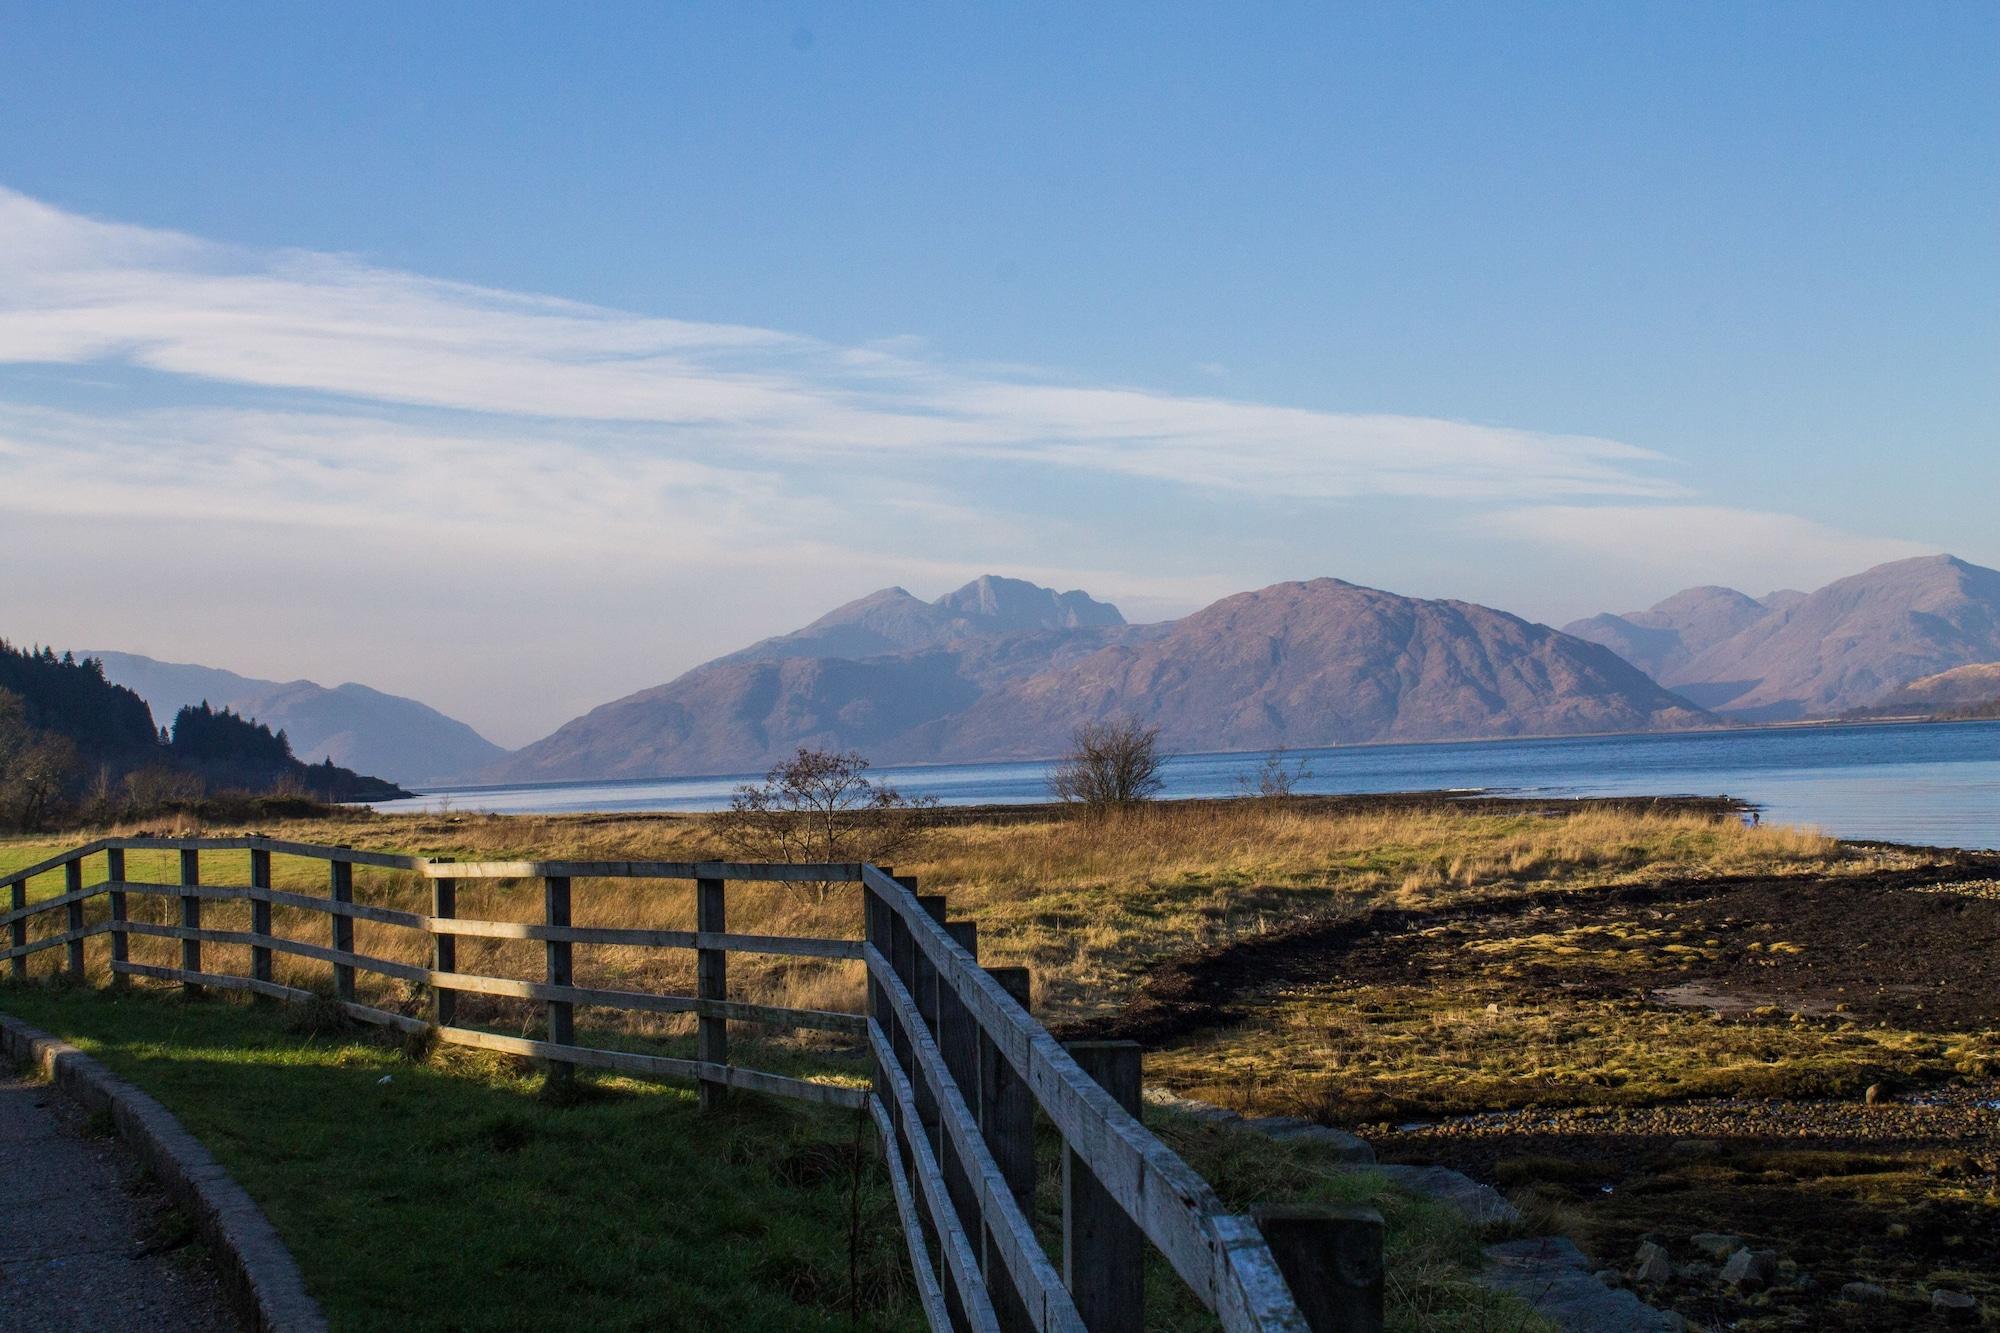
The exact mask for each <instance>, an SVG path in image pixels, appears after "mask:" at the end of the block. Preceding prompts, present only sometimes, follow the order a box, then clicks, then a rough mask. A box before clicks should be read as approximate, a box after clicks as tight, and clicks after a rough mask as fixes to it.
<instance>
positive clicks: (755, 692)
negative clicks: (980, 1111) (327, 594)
mask: <svg viewBox="0 0 2000 1333" xmlns="http://www.w3.org/2000/svg"><path fill="white" fill-rule="evenodd" d="M857 648H858V649H860V650H862V651H863V652H865V653H867V655H863V656H845V655H843V654H845V653H848V652H852V651H855V650H856V649H857ZM879 649H887V650H888V651H872V652H871V651H869V650H879ZM1122 715H1130V716H1135V717H1139V718H1142V719H1144V720H1146V721H1149V722H1157V723H1158V724H1159V725H1160V726H1161V728H1162V731H1163V736H1164V739H1165V742H1166V743H1167V744H1168V745H1169V746H1171V747H1173V748H1175V749H1181V750H1200V749H1235V748H1245V749H1247V748H1258V747H1267V746H1275V745H1278V744H1281V743H1282V744H1289V745H1298V746H1307V745H1327V744H1336V743H1344V742H1352V741H1363V740H1426V739H1439V738H1445V737H1464V736H1511V735H1530V734H1534V735H1540V734H1561V733H1573V732H1583V731H1632V730H1651V729H1661V728H1672V727H1687V726H1699V725H1703V724H1704V723H1711V722H1712V721H1713V719H1710V718H1708V717H1707V716H1706V715H1704V714H1703V713H1701V711H1700V710H1698V709H1696V708H1694V707H1692V706H1690V705H1689V704H1688V703H1687V702H1686V701H1684V700H1682V699H1679V698H1676V697H1675V696H1673V695H1671V694H1669V693H1668V692H1667V691H1665V690H1663V689H1661V688H1660V686H1659V685H1657V684H1656V683H1655V682H1653V681H1652V680H1650V679H1648V678H1647V677H1646V676H1645V674H1644V673H1643V672H1640V671H1638V670H1637V669H1635V668H1634V667H1632V666H1631V665H1630V664H1628V663H1627V662H1625V661H1623V660H1622V659H1620V658H1619V657H1618V656H1617V655H1616V654H1614V653H1612V652H1610V651H1608V650H1606V649H1604V648H1602V647H1600V646H1599V645H1596V644H1591V643H1587V642H1585V641H1583V640H1580V639H1576V638H1573V637H1570V636H1568V635H1564V634H1560V633H1558V632H1557V631H1555V630H1552V629H1549V628H1548V627H1547V626H1542V625H1532V624H1530V623H1528V622H1527V621H1524V620H1521V619H1519V618H1518V617H1515V616H1510V615H1507V614H1506V613H1504V612H1499V611H1493V610H1490V609H1488V608H1485V607H1479V606H1474V605H1471V604H1470V603H1465V602H1447V601H1421V600H1418V599H1415V598H1407V597H1399V596H1397V595H1395V594H1393V593H1387V592H1381V591H1377V590H1374V589H1369V588H1360V587H1357V586H1355V585H1353V584H1349V583H1343V582H1341V581H1339V580H1337V579H1316V580H1313V581H1311V582H1307V583H1286V584H1278V585H1275V586H1273V587H1270V588H1266V589H1262V590H1260V591H1258V592H1253V593H1243V594H1239V595H1238V596H1235V597H1229V598H1225V599H1223V600H1222V601H1220V602H1217V603H1215V604H1214V605H1213V606H1210V607H1208V608H1206V609H1204V610H1202V611H1198V612H1196V613H1195V614H1193V615H1191V616H1189V617H1187V618H1185V619H1183V620H1180V621H1176V622H1173V623H1171V624H1167V625H1155V626H1132V625H1127V624H1125V623H1124V619H1123V617H1122V616H1120V615H1119V614H1118V612H1117V611H1116V609H1115V608H1113V607H1110V606H1108V605H1106V604H1104V603H1101V602H1097V601H1094V600H1092V599H1090V598H1089V597H1087V596H1085V595H1084V594H1081V593H1063V594H1058V593H1055V592H1053V591H1051V590H1049V589H1046V588H1037V587H1035V586H1034V585H1032V584H1027V583H1023V582H1021V581H1019V580H1015V579H1003V578H996V577H991V576H989V577H986V578H982V579H979V580H976V581H975V582H973V583H971V584H968V585H967V586H966V587H964V588H961V589H959V590H958V591H957V592H954V593H951V594H948V595H947V596H945V597H942V598H939V599H938V600H937V601H936V602H930V603H926V602H922V601H920V600H919V599H917V598H914V597H911V596H910V595H909V594H908V593H906V592H903V591H902V590H901V589H886V590H884V591H882V592H879V593H875V594H872V595H870V596H868V597H864V598H861V599H860V600H858V601H855V602H851V603H849V604H848V605H846V606H844V607H841V608H839V609H838V610H836V611H834V612H831V613H829V614H828V615H827V616H824V617H822V618H821V619H819V620H817V621H815V622H814V623H813V624H812V625H809V626H807V627H806V628H804V629H802V630H800V631H798V632H796V633H794V634H789V635H784V636H780V637H778V638H775V639H769V640H765V641H764V642H762V643H760V644H757V645H755V646H753V647H752V648H750V649H746V650H744V651H743V652H741V653H736V654H732V655H730V656H729V657H725V658H721V659H718V660H717V661H715V662H711V663H709V664H707V665H706V666H701V667H697V668H695V669H694V670H693V671H690V672H688V673H686V674H685V675H683V676H681V677H679V678H678V679H676V680H673V681H670V682H668V683H667V684H664V685H660V686H656V687H654V688H652V689H649V690H642V691H640V692H639V693H637V694H633V695H629V696H627V697H626V698H624V699H619V700H616V701H614V702H612V703H609V704H606V705H604V706H602V707H600V708H597V709H594V710H593V711H592V712H590V713H588V714H586V715H585V716H583V717H581V718H578V719H576V720H574V721H572V722H570V723H568V724H566V725H565V726H563V727H562V728H560V729H559V730H558V731H556V732H555V734H553V735H552V736H550V737H548V738H547V739H545V740H542V741H539V742H537V743H535V744H534V745H531V746H528V747H527V748H526V749H524V750H521V751H518V752H516V753H515V754H513V755H511V756H509V757H508V758H506V759H505V760H502V761H501V762H500V763H498V764H497V765H495V766H493V767H492V768H491V769H489V770H488V776H489V777H492V778H494V779H498V780H507V781H532V780H537V779H560V778H575V777H616V776H629V777H640V776H666V775H672V774H693V773H718V772H732V771H742V770H744V769H754V768H757V767H759V766H762V765H765V764H768V763H771V762H773V761H775V760H776V759H778V758H781V757H783V756H785V755H787V754H789V753H790V752H791V751H793V750H794V749H796V748H797V747H799V746H801V745H809V746H821V747H839V748H847V747H852V748H856V749H859V750H862V751H863V752H864V753H866V754H868V755H869V756H870V757H871V758H872V759H874V760H876V761H877V762H878V763H889V762H915V761H927V760H976V759H991V758H1009V757H1022V758H1026V757H1040V756H1046V755H1051V754H1056V753H1059V752H1061V750H1062V749H1063V748H1064V746H1065V745H1066V744H1067V743H1068V738H1069V735H1070V732H1071V731H1072V730H1073V728H1074V727H1075V726H1076V725H1077V724H1078V723H1079V722H1082V721H1086V720H1090V719H1094V718H1103V717H1112V716H1122Z"/></svg>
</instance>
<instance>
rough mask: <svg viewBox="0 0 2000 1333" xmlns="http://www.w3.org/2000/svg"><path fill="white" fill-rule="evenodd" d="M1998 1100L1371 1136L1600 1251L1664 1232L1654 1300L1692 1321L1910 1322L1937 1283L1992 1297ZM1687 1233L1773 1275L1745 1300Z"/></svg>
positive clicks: (1854, 1325) (1621, 1249)
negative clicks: (1668, 1268)
mask: <svg viewBox="0 0 2000 1333" xmlns="http://www.w3.org/2000/svg"><path fill="white" fill-rule="evenodd" d="M1996 1098H2000V1085H1995V1084H1991V1083H1988V1084H1981V1085H1972V1086H1966V1087H1960V1088H1952V1089H1947V1090H1941V1091H1938V1092H1933V1093H1927V1094H1923V1095H1921V1096H1917V1097H1913V1098H1910V1099H1907V1100H1903V1101H1898V1102H1893V1103H1883V1104H1880V1105H1876V1106H1867V1105H1865V1104H1864V1103H1862V1102H1861V1101H1859V1100H1849V1101H1844V1102H1835V1103H1815V1102H1806V1103H1799V1102H1791V1103H1785V1102H1767V1101H1757V1100H1735V1099H1730V1100H1714V1101H1704V1102H1696V1103H1685V1104H1681V1105H1676V1106H1662V1107H1650V1108H1643V1109H1637V1110H1624V1109H1620V1110H1562V1111H1535V1112H1513V1113H1508V1114H1502V1115H1490V1116H1480V1117H1472V1118H1468V1119H1465V1120H1459V1121H1448V1122H1444V1123H1441V1124H1437V1125H1430V1126H1425V1127H1422V1128H1413V1129H1411V1130H1408V1131H1406V1132H1402V1133H1394V1132H1392V1133H1389V1134H1385V1135H1380V1136H1378V1138H1377V1141H1376V1147H1377V1150H1378V1151H1380V1152H1382V1153H1383V1155H1384V1156H1386V1157H1390V1158H1394V1159H1397V1160H1413V1161H1421V1162H1437V1163H1443V1164H1446V1165H1450V1166H1453V1167H1456V1168H1457V1169H1459V1170H1462V1171H1466V1172H1468V1173H1470V1174H1472V1175H1475V1176H1477V1177H1479V1178H1482V1179H1486V1180H1492V1181H1494V1182H1496V1183H1497V1184H1498V1185H1499V1186H1500V1187H1501V1188H1503V1189H1506V1190H1509V1191H1511V1192H1513V1194H1514V1197H1515V1198H1516V1200H1517V1201H1518V1202H1519V1203H1521V1204H1522V1205H1524V1206H1525V1208H1526V1209H1527V1210H1528V1211H1529V1212H1530V1213H1531V1214H1539V1215H1541V1216H1544V1217H1552V1218H1554V1219H1556V1220H1557V1221H1558V1222H1559V1223H1560V1224H1561V1225H1562V1226H1563V1227H1564V1228H1565V1229H1566V1230H1568V1231H1569V1232H1570V1233H1571V1234H1572V1235H1573V1236H1574V1238H1575V1239H1576V1240H1577V1242H1578V1243H1579V1244H1580V1245H1581V1246H1583V1248H1584V1249H1585V1250H1586V1251H1587V1252H1588V1253H1590V1254H1591V1255H1592V1256H1593V1257H1594V1258H1595V1259H1596V1260H1597V1262H1599V1263H1603V1264H1606V1265H1608V1266H1613V1267H1620V1268H1629V1267H1630V1265H1631V1260H1632V1257H1633V1255H1634V1253H1635V1251H1636V1249H1637V1247H1638V1245H1639V1243H1640V1242H1641V1241H1646V1240H1651V1241H1654V1242H1656V1243H1659V1244H1661V1245H1664V1246H1665V1247H1666V1249H1667V1251H1668V1253H1669V1254H1670V1255H1671V1256H1672V1257H1673V1260H1674V1262H1675V1265H1676V1276H1675V1280H1674V1281H1673V1282H1672V1283H1671V1284H1670V1285H1669V1287H1668V1288H1667V1289H1666V1290H1665V1291H1664V1292H1663V1293H1661V1294H1662V1296H1663V1299H1664V1301H1665V1303H1667V1304H1670V1305H1672V1306H1673V1307H1674V1308H1675V1309H1677V1310H1679V1311H1680V1313H1682V1314H1683V1315H1685V1316H1687V1317H1688V1318H1689V1319H1690V1320H1691V1321H1692V1322H1694V1323H1695V1324H1696V1326H1697V1327H1703V1326H1706V1327H1735V1328H1745V1329H1758V1328H1815V1329H1821V1328H1825V1329H1864V1328H1865V1329H1871V1330H1872V1329H1879V1328H1884V1327H1904V1326H1906V1324H1909V1325H1918V1326H1922V1325H1923V1324H1924V1323H1925V1322H1926V1321H1925V1319H1924V1316H1925V1313H1926V1308H1927V1307H1926V1297H1925V1293H1926V1292H1927V1291H1928V1290H1929V1289H1931V1288H1933V1287H1939V1286H1942V1287H1949V1288H1951V1289H1953V1290H1957V1291H1963V1292H1966V1293H1968V1294H1970V1295H1973V1296H1975V1297H1977V1298H1980V1299H1982V1300H1983V1301H1984V1302H1985V1303H1987V1305H1988V1308H1990V1309H2000V1271H1996V1265H1995V1264H1994V1262H1993V1257H1994V1256H1995V1255H2000V1202H1996V1201H2000V1193H1996V1191H2000V1111H1996V1110H1995V1109H1994V1108H1995V1106H2000V1100H1996ZM1701 1232H1723V1233H1727V1234H1731V1235H1736V1236H1740V1237H1742V1238H1743V1240H1744V1241H1745V1242H1746V1243H1748V1244H1751V1245H1753V1246H1757V1247H1760V1248H1761V1247H1768V1248H1772V1249H1775V1250H1777V1251H1778V1253H1779V1254H1780V1255H1781V1256H1782V1257H1783V1260H1784V1262H1785V1264H1786V1265H1787V1267H1786V1270H1785V1272H1784V1275H1783V1276H1784V1279H1785V1280H1784V1282H1783V1283H1782V1284H1781V1285H1780V1286H1779V1287H1778V1288H1777V1289H1775V1290H1773V1291H1771V1292H1769V1293H1764V1294H1761V1295H1759V1296H1757V1297H1756V1298H1755V1299H1749V1298H1745V1297H1743V1296H1739V1295H1737V1294H1734V1293H1731V1292H1729V1291H1727V1290H1726V1289H1724V1288H1722V1287H1721V1286H1720V1285H1719V1284H1718V1283H1717V1282H1716V1281H1715V1280H1714V1265H1713V1264H1712V1261H1708V1260H1707V1258H1706V1256H1704V1255H1703V1254H1701V1252H1700V1251H1698V1250H1697V1249H1696V1248H1695V1247H1694V1245H1693V1244H1692V1237H1693V1236H1695V1235H1697V1234H1699V1233H1701ZM1704 1262H1708V1263H1709V1265H1710V1266H1709V1267H1708V1268H1707V1269H1706V1270H1704V1268H1703V1267H1702V1265H1703V1264H1704ZM1852 1281H1866V1282H1873V1283H1875V1284H1877V1285H1879V1286H1881V1287H1883V1288H1885V1289H1886V1290H1887V1291H1888V1292H1889V1293H1890V1299H1889V1301H1888V1303H1887V1304H1886V1306H1875V1307H1858V1306H1854V1305H1851V1304H1849V1303H1846V1302H1842V1301H1840V1300H1838V1299H1837V1297H1838V1293H1839V1289H1840V1287H1841V1286H1842V1285H1843V1284H1844V1283H1847V1282H1852Z"/></svg>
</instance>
